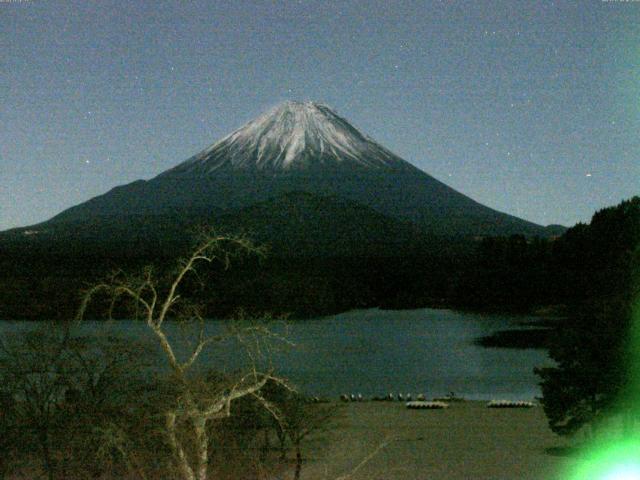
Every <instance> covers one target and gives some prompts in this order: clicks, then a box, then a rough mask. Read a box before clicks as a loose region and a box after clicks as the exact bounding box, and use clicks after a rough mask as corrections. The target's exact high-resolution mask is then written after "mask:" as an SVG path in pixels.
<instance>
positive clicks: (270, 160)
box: [162, 101, 412, 176]
mask: <svg viewBox="0 0 640 480" xmlns="http://www.w3.org/2000/svg"><path fill="white" fill-rule="evenodd" d="M327 167H329V168H345V167H348V168H358V169H362V168H365V169H394V170H397V169H401V170H406V169H407V168H412V167H411V165H410V164H408V163H407V162H405V161H404V160H402V159H400V158H399V157H397V156H396V155H394V154H393V153H391V152H390V151H389V150H387V149H386V148H384V147H382V146H381V145H379V144H378V143H376V142H375V141H373V140H372V139H370V138H369V137H367V136H366V135H364V134H362V133H361V132H360V131H358V130H357V129H356V128H355V127H353V126H352V125H351V124H349V122H347V121H346V120H345V119H343V118H342V117H340V116H338V115H337V114H336V113H335V112H334V111H333V110H332V109H331V108H329V107H328V106H327V105H324V104H322V103H317V102H296V101H287V102H284V103H282V104H280V105H278V106H277V107H275V108H273V109H271V110H270V111H268V112H267V113H265V114H263V115H261V116H259V117H257V118H256V119H254V120H252V121H250V122H249V123H247V124H246V125H245V126H243V127H242V128H240V129H238V130H236V131H235V132H233V133H231V134H230V135H227V136H226V137H224V138H223V139H222V140H219V141H218V142H216V143H214V144H213V145H211V146H210V147H208V148H206V149H205V150H203V151H202V152H200V153H198V154H196V155H195V156H193V157H192V158H190V159H189V160H187V161H186V162H183V163H181V164H180V165H178V166H176V167H175V168H173V169H171V170H169V171H167V172H165V173H164V174H162V176H166V175H184V174H187V175H189V174H208V173H213V172H216V171H219V170H224V169H232V170H256V171H293V170H311V169H314V168H327Z"/></svg>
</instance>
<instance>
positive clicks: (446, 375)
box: [0, 309, 552, 399]
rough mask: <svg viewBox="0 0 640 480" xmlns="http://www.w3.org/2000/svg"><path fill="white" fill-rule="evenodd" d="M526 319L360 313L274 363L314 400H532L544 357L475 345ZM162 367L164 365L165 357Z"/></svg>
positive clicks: (309, 326)
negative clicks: (402, 396)
mask: <svg viewBox="0 0 640 480" xmlns="http://www.w3.org/2000/svg"><path fill="white" fill-rule="evenodd" d="M526 320H528V318H527V317H522V316H519V317H518V316H508V315H478V314H470V313H461V312H453V311H450V310H432V309H420V310H404V311H393V310H391V311H388V310H387V311H384V310H377V309H371V310H355V311H351V312H347V313H342V314H339V315H335V316H331V317H324V318H320V319H316V320H306V321H304V322H298V323H294V324H291V325H289V328H288V338H289V339H290V340H291V341H292V342H293V343H295V347H294V348H289V349H286V351H278V352H276V353H274V354H272V355H271V358H272V361H273V365H274V367H275V368H276V370H277V372H278V373H279V374H280V375H282V376H286V377H288V378H289V379H290V380H291V381H292V382H294V383H295V384H296V385H298V386H299V388H300V390H302V391H304V392H306V393H309V394H312V395H319V396H326V397H335V396H337V395H340V394H341V393H361V394H362V395H365V396H371V395H383V394H386V393H389V392H393V393H397V392H402V393H408V392H411V393H413V394H414V395H415V394H416V393H424V394H426V395H427V396H429V397H432V396H440V395H444V394H446V393H448V392H450V391H453V392H455V393H456V395H459V396H465V397H467V398H474V399H490V398H505V399H533V398H534V397H535V396H539V395H540V389H539V387H538V385H537V382H538V379H537V377H536V376H535V375H534V374H533V371H532V370H533V368H534V367H535V366H543V365H550V364H552V363H551V360H549V358H548V357H547V355H546V353H545V352H544V351H542V350H512V349H490V348H484V347H480V346H477V345H474V344H473V340H474V339H476V338H477V337H480V336H484V335H488V334H490V333H493V332H495V331H497V330H503V329H508V328H509V327H515V326H519V325H518V323H519V322H523V321H526ZM31 325H32V324H25V323H20V322H0V332H2V333H5V332H7V331H13V332H16V331H20V330H21V329H25V328H32V327H31ZM171 327H172V328H170V331H171V333H172V338H173V339H174V341H176V342H178V343H180V344H184V342H188V341H189V335H188V334H186V333H185V332H184V331H182V330H180V329H178V328H175V326H174V325H172V326H171ZM83 328H86V329H88V330H91V331H92V332H102V333H106V332H119V334H121V335H124V336H127V337H134V338H146V337H147V331H146V330H145V328H146V327H145V326H144V324H142V323H137V322H132V321H119V322H86V323H85V325H84V327H83ZM520 328H521V327H520ZM223 329H224V325H223V323H222V322H218V321H210V322H208V323H207V332H208V333H209V334H216V333H220V332H221V331H222V330H223ZM3 331H4V332H3ZM237 351H238V344H237V343H234V342H231V343H227V344H225V345H224V346H222V347H217V348H216V349H215V350H214V349H209V350H208V351H207V352H206V354H205V355H203V357H202V358H201V361H202V362H203V363H204V364H205V365H207V366H210V367H212V368H218V369H227V370H233V369H237V368H239V367H241V366H242V363H243V362H242V361H239V360H238V355H237ZM242 358H246V357H245V356H244V355H243V356H242ZM158 364H159V365H162V364H163V361H162V358H161V357H158Z"/></svg>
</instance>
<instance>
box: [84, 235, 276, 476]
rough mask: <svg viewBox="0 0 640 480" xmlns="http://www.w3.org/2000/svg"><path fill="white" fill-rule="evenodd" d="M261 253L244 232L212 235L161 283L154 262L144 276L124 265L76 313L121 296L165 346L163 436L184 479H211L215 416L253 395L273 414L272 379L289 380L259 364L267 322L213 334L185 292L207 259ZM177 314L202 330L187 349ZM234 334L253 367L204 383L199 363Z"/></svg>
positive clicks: (115, 302) (117, 301)
mask: <svg viewBox="0 0 640 480" xmlns="http://www.w3.org/2000/svg"><path fill="white" fill-rule="evenodd" d="M246 253H251V254H256V255H262V254H263V253H264V251H263V249H262V248H260V247H257V246H255V245H254V244H253V243H252V242H250V241H249V240H247V239H245V238H242V237H231V236H226V235H215V234H210V233H208V234H206V235H204V236H202V239H201V241H200V242H199V243H198V246H197V247H196V248H195V249H194V250H193V253H192V254H191V255H190V256H189V257H188V258H186V259H183V260H181V261H180V262H179V264H178V268H177V270H176V271H175V272H174V273H173V275H171V276H170V280H169V281H168V282H167V283H166V285H163V283H162V282H161V281H160V280H159V279H158V278H156V276H155V275H154V271H153V269H152V268H150V267H148V268H146V269H144V271H143V272H142V273H141V274H140V275H138V276H134V277H131V276H126V275H124V274H123V273H121V272H118V273H116V274H114V275H112V276H111V277H110V278H109V280H108V281H106V282H103V283H99V284H97V285H95V286H93V287H92V288H90V289H89V290H88V291H87V292H86V293H85V294H84V296H83V301H82V304H81V308H80V310H79V314H78V319H79V320H81V319H82V318H83V317H84V316H85V312H86V311H87V307H88V306H89V304H90V303H91V302H92V299H94V297H96V296H97V295H98V294H102V295H106V298H107V299H108V300H109V304H110V308H109V314H110V315H111V314H112V313H113V311H114V309H116V308H118V307H119V306H121V305H122V304H123V303H124V304H127V305H129V306H131V307H132V312H133V315H134V317H135V318H136V319H139V320H141V321H143V322H144V323H145V324H146V327H147V329H148V331H149V332H150V333H151V335H152V336H153V338H155V339H156V341H157V342H158V344H159V345H160V347H161V349H162V352H163V355H164V358H165V360H166V363H167V365H168V367H169V369H170V371H171V378H172V379H173V385H174V386H175V387H176V388H175V389H174V390H173V393H172V396H173V398H172V399H171V400H172V401H171V402H170V403H169V404H168V405H167V406H166V409H165V411H164V412H163V414H164V428H163V430H164V435H165V438H166V441H167V443H168V445H169V447H170V449H171V451H172V454H173V461H174V463H175V467H176V470H177V472H178V475H179V476H180V478H182V479H183V480H206V479H207V478H208V476H209V462H210V459H211V451H210V450H211V444H212V441H213V436H212V435H211V425H212V422H214V421H215V420H217V419H222V418H226V417H229V416H230V415H231V406H232V403H233V402H234V401H235V400H238V399H240V398H242V397H246V396H252V397H254V398H255V399H257V400H259V401H260V402H261V404H262V405H263V406H264V407H265V408H266V409H267V410H268V411H270V412H271V413H272V414H273V415H274V416H276V417H277V416H279V413H278V412H277V410H276V408H275V407H274V406H273V405H272V404H271V403H270V402H268V401H267V400H265V399H264V398H263V396H262V395H261V394H260V390H261V389H262V387H264V385H265V384H266V383H267V382H268V381H274V382H278V383H282V384H284V382H283V381H282V380H281V379H280V378H278V377H275V376H274V375H273V374H272V372H271V370H270V369H269V370H268V371H261V370H260V369H259V368H258V367H257V363H258V362H257V361H256V356H257V355H261V354H263V353H264V348H265V346H266V345H267V343H268V342H264V339H266V340H268V339H273V338H275V337H276V336H275V335H274V334H272V333H271V332H270V331H269V330H268V329H267V328H265V327H264V326H262V325H250V326H244V325H242V326H241V325H239V324H237V323H232V324H230V325H229V328H228V331H227V332H226V333H225V334H220V335H215V336H208V335H207V334H206V332H205V321H204V317H203V313H202V309H201V308H200V307H199V306H198V305H197V304H196V303H195V302H194V301H193V300H189V299H188V298H187V297H185V296H181V293H180V290H181V287H184V286H185V283H187V282H188V281H189V278H195V279H197V278H198V273H197V271H196V267H197V266H198V265H202V264H212V263H219V264H220V265H222V266H223V267H224V268H225V269H226V268H228V267H229V265H230V261H231V258H232V257H233V256H234V255H237V254H246ZM168 321H177V322H178V323H179V324H181V325H186V326H188V327H194V328H195V329H196V337H197V338H196V340H195V341H194V342H193V343H192V344H191V345H190V346H189V348H188V349H187V351H186V352H183V353H182V354H181V355H180V354H179V353H178V350H177V348H176V345H175V341H174V340H172V338H171V337H170V335H169V334H168V332H167V328H166V326H167V322H168ZM229 335H232V336H234V337H235V338H236V339H237V340H239V342H240V344H241V345H243V346H245V351H244V354H246V355H247V356H248V358H249V360H250V364H251V365H250V368H249V369H248V372H246V373H244V374H243V375H239V376H238V377H237V378H236V380H235V381H234V382H233V383H232V384H229V385H226V386H224V387H223V386H221V385H215V384H211V383H207V382H205V381H204V380H203V379H202V377H198V376H197V375H196V370H197V369H196V368H195V367H196V363H197V360H198V359H199V358H200V356H201V354H202V352H203V351H204V350H205V348H207V347H210V346H211V345H212V344H215V343H218V342H222V341H223V340H225V339H227V338H228V336H229Z"/></svg>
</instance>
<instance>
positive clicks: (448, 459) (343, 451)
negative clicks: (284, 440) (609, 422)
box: [302, 401, 575, 480]
mask: <svg viewBox="0 0 640 480" xmlns="http://www.w3.org/2000/svg"><path fill="white" fill-rule="evenodd" d="M485 405H486V403H485V402H476V401H468V402H456V403H452V404H451V405H450V408H448V409H446V410H408V409H406V408H405V406H404V404H402V403H396V402H394V403H385V402H363V403H349V404H345V405H344V409H343V412H342V418H341V420H340V421H339V422H338V425H337V427H336V428H335V429H333V430H332V431H330V432H328V433H325V434H323V435H322V436H319V437H316V438H313V439H311V442H310V443H309V446H308V451H307V458H308V459H309V461H308V463H307V464H306V465H305V467H304V468H303V470H302V479H308V480H312V479H313V480H315V479H335V478H338V477H340V476H341V475H345V474H347V473H348V472H350V471H353V469H357V471H356V472H355V474H354V475H353V476H352V477H349V478H352V479H353V480H357V479H371V480H372V479H381V480H382V479H385V480H393V479H402V480H407V479H416V480H417V479H425V480H426V479H429V480H438V479H443V480H444V479H446V480H456V479H460V480H463V479H464V480H467V479H476V480H477V479H520V480H523V479H532V480H533V479H536V480H538V479H540V480H547V479H549V480H554V479H558V480H560V479H561V478H562V476H561V471H562V470H563V469H564V468H565V467H566V466H568V465H571V462H574V461H575V460H574V459H573V458H572V457H566V456H559V455H558V453H557V452H562V451H563V447H564V446H565V445H566V442H565V441H564V440H563V439H561V438H559V437H557V436H556V435H554V434H553V433H552V432H551V431H550V430H549V428H548V427H547V422H546V418H545V416H544V413H543V411H542V408H541V407H534V408H530V409H489V408H486V406H485ZM383 444H386V445H384V446H383V447H382V448H380V449H379V450H378V451H377V453H376V454H375V455H373V457H372V458H371V459H370V460H369V461H368V462H366V463H365V464H364V465H362V466H361V467H360V468H358V465H359V464H360V463H361V462H362V460H364V459H365V458H367V457H368V456H369V455H370V454H372V453H373V452H375V451H376V449H377V448H378V447H380V446H381V445H383Z"/></svg>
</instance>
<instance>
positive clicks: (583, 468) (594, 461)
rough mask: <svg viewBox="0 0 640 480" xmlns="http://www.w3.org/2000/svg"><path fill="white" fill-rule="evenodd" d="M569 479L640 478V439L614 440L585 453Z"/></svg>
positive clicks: (634, 479) (627, 479)
mask: <svg viewBox="0 0 640 480" xmlns="http://www.w3.org/2000/svg"><path fill="white" fill-rule="evenodd" d="M567 478H568V480H640V441H638V440H630V441H629V440H627V441H624V440H623V441H620V442H613V443H612V444H611V445H604V446H602V447H600V448H593V449H591V450H590V451H589V452H587V453H586V455H584V458H583V459H582V460H581V461H580V462H579V465H578V467H577V468H575V469H574V470H573V473H572V474H571V475H570V476H567Z"/></svg>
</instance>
